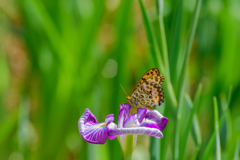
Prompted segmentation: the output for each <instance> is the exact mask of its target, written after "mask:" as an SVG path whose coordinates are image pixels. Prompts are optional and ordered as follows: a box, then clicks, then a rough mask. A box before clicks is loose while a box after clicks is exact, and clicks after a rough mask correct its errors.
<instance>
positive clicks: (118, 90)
mask: <svg viewBox="0 0 240 160" xmlns="http://www.w3.org/2000/svg"><path fill="white" fill-rule="evenodd" d="M116 91H117V92H119V93H121V94H122V95H124V96H125V94H123V93H122V92H120V91H119V90H117V89H116Z"/></svg>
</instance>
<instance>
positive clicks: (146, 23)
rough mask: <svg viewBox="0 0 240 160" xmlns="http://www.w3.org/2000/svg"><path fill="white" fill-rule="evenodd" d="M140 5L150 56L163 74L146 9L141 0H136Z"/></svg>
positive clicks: (163, 69)
mask: <svg viewBox="0 0 240 160" xmlns="http://www.w3.org/2000/svg"><path fill="white" fill-rule="evenodd" d="M138 1H139V4H140V9H141V13H142V19H143V24H144V27H145V31H146V35H147V39H148V43H149V47H150V50H151V53H152V56H153V57H154V63H155V65H156V66H158V67H159V69H160V71H161V72H162V73H165V67H164V65H163V61H162V57H161V54H160V51H159V48H158V46H157V39H156V37H155V32H154V30H153V26H152V23H151V21H150V18H149V15H148V13H147V10H146V7H145V5H144V4H143V1H142V0H138Z"/></svg>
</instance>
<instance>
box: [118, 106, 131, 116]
mask: <svg viewBox="0 0 240 160" xmlns="http://www.w3.org/2000/svg"><path fill="white" fill-rule="evenodd" d="M123 108H125V109H126V113H125V114H126V116H125V119H126V118H128V117H129V113H130V111H131V105H130V104H128V103H123V104H121V105H119V112H120V111H121V110H122V109H123Z"/></svg>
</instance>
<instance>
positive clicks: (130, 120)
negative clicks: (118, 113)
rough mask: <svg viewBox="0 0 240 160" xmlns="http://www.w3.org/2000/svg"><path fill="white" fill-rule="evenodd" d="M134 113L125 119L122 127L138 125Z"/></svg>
mask: <svg viewBox="0 0 240 160" xmlns="http://www.w3.org/2000/svg"><path fill="white" fill-rule="evenodd" d="M135 115H136V114H134V115H132V116H130V117H128V118H127V119H126V121H125V122H124V124H123V127H124V128H130V127H138V126H139V125H140V123H139V122H138V120H137V118H136V116H135Z"/></svg>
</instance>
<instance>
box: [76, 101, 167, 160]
mask: <svg viewBox="0 0 240 160" xmlns="http://www.w3.org/2000/svg"><path fill="white" fill-rule="evenodd" d="M133 108H135V107H131V105H129V104H128V103H124V104H121V105H120V106H119V114H118V121H117V124H115V123H114V122H113V121H114V117H113V114H110V115H108V116H107V117H106V118H105V122H102V123H98V122H97V119H96V118H95V117H94V115H93V114H92V113H91V111H90V110H89V109H86V110H85V112H84V113H83V115H82V116H81V117H80V119H79V121H78V128H79V133H80V135H81V137H82V138H83V139H84V140H85V141H87V142H89V143H93V144H104V143H105V142H106V141H107V139H108V138H109V139H110V140H112V139H114V138H116V137H117V138H118V140H119V142H120V145H121V147H122V150H123V153H124V157H125V159H131V155H132V152H133V150H134V148H135V146H136V141H137V135H149V136H152V137H157V138H162V137H163V134H162V131H163V129H164V128H165V127H166V125H167V123H168V119H167V118H166V117H163V116H162V115H161V114H160V113H159V112H158V111H157V110H147V109H146V108H137V112H136V113H132V112H133Z"/></svg>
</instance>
